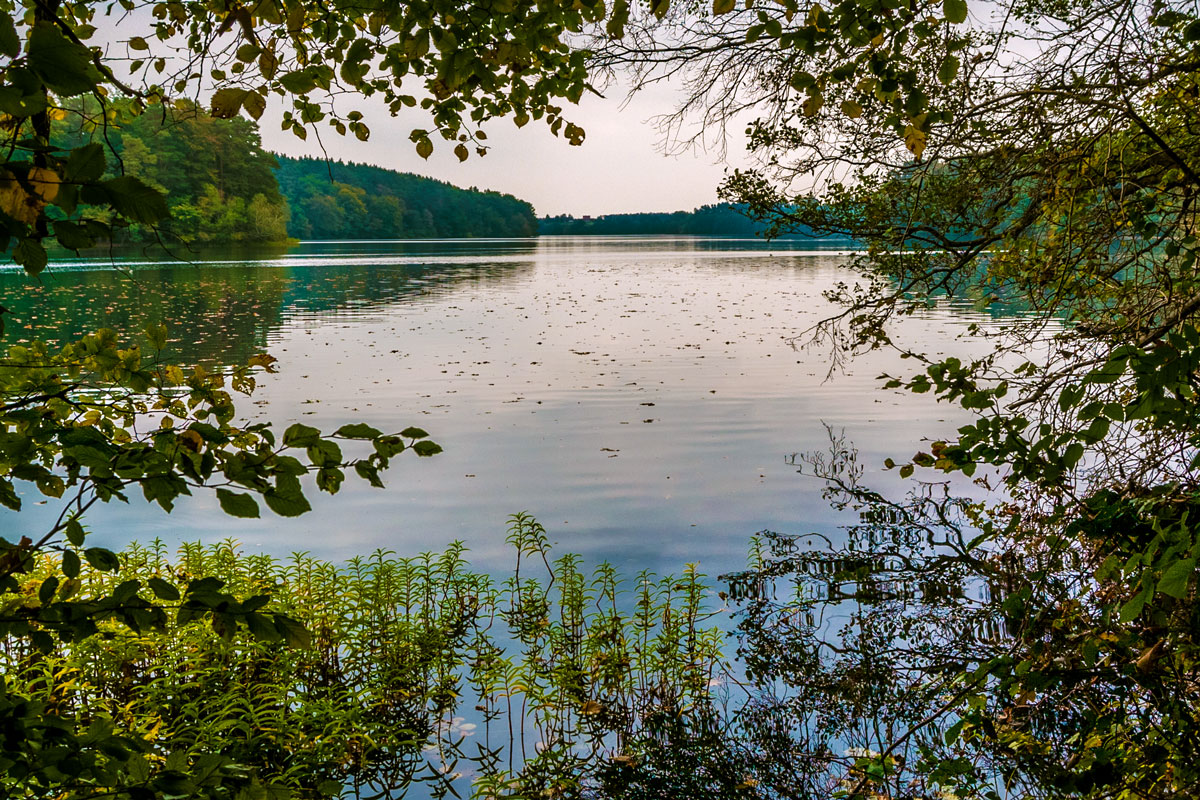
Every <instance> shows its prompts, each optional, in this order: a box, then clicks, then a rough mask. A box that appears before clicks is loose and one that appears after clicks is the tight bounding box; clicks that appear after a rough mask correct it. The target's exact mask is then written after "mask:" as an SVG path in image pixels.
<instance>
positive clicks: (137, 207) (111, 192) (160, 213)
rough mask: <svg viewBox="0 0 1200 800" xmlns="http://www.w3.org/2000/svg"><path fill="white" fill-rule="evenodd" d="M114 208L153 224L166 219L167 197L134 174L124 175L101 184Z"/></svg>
mask: <svg viewBox="0 0 1200 800" xmlns="http://www.w3.org/2000/svg"><path fill="white" fill-rule="evenodd" d="M100 185H101V186H103V187H104V191H105V194H106V195H107V197H108V201H109V203H110V204H111V205H112V207H113V209H114V210H115V211H116V212H117V213H118V214H120V215H121V216H123V217H125V218H126V219H129V220H132V221H133V222H144V223H147V224H153V223H155V222H158V221H160V220H163V219H166V217H167V215H168V213H169V212H168V211H167V198H166V197H165V196H164V195H163V193H162V192H160V191H158V190H157V189H155V188H153V187H151V186H148V185H147V184H145V183H143V182H142V181H140V180H138V179H137V178H135V177H133V176H132V175H123V176H122V177H120V178H113V179H112V180H107V181H105V182H104V183H102V184H100Z"/></svg>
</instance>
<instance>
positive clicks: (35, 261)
mask: <svg viewBox="0 0 1200 800" xmlns="http://www.w3.org/2000/svg"><path fill="white" fill-rule="evenodd" d="M12 260H13V261H15V262H17V263H18V264H20V265H21V266H22V267H24V268H25V271H26V272H28V273H29V274H30V275H37V274H38V273H39V272H41V271H42V270H44V269H45V268H46V264H48V263H49V261H50V259H49V256H47V255H46V248H45V247H43V246H42V243H41V242H39V241H37V240H35V239H22V240H21V241H20V242H19V243H18V244H17V246H16V247H14V248H13V251H12Z"/></svg>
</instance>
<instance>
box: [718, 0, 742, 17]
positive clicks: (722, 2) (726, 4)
mask: <svg viewBox="0 0 1200 800" xmlns="http://www.w3.org/2000/svg"><path fill="white" fill-rule="evenodd" d="M735 8H737V0H713V13H714V14H716V15H717V16H720V15H721V14H728V13H729V12H730V11H733V10H734V9H735Z"/></svg>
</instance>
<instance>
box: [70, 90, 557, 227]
mask: <svg viewBox="0 0 1200 800" xmlns="http://www.w3.org/2000/svg"><path fill="white" fill-rule="evenodd" d="M89 105H90V101H89V103H80V104H79V106H78V107H77V108H76V109H74V110H73V111H74V113H73V114H71V115H70V116H69V117H67V118H66V119H65V120H63V121H62V122H60V123H59V124H58V125H56V127H55V131H54V139H55V145H56V146H58V147H61V148H64V149H69V148H75V147H79V146H82V145H84V144H86V143H87V142H89V141H92V140H95V139H97V138H98V137H100V136H101V135H103V136H104V137H105V139H106V140H107V142H108V143H109V144H110V145H111V146H112V148H113V150H114V152H115V154H116V155H117V156H118V157H119V159H120V163H117V162H116V160H115V159H113V160H112V161H111V162H110V164H109V166H108V173H107V174H108V177H110V178H116V177H118V176H120V175H122V174H123V175H128V176H131V177H134V178H137V179H139V180H141V181H143V182H144V183H146V184H147V185H149V186H150V187H152V188H154V189H156V190H158V191H160V192H162V193H163V194H164V195H165V196H166V199H167V206H168V208H169V210H170V215H169V218H167V219H165V220H163V221H161V222H160V223H158V225H157V228H154V227H151V226H148V225H143V224H132V225H128V226H125V227H123V228H121V229H120V230H119V231H118V232H117V234H116V235H117V238H118V241H126V242H146V241H153V240H154V239H155V238H156V237H161V238H162V240H163V241H164V242H167V243H178V242H185V243H189V244H193V243H194V244H203V243H214V244H215V243H225V242H281V241H283V240H285V239H286V238H287V237H288V236H292V237H295V238H300V239H337V238H349V239H425V238H450V237H521V236H533V235H536V233H537V218H536V217H535V216H534V212H533V206H531V205H530V204H529V203H526V202H525V201H523V200H518V199H517V198H515V197H513V196H511V195H505V194H500V193H498V192H480V191H477V190H474V189H460V188H458V187H456V186H453V185H451V184H449V183H446V182H444V181H437V180H433V179H430V178H423V177H420V176H418V175H412V174H407V173H400V172H394V171H392V170H388V169H383V168H381V167H373V166H368V165H365V164H346V163H342V162H329V161H325V160H324V159H316V158H303V159H292V158H286V157H276V156H275V155H273V154H272V153H269V152H267V151H266V150H264V149H263V147H262V139H261V138H260V136H259V132H258V126H257V125H256V124H255V123H254V122H252V121H250V120H247V119H243V118H241V117H235V118H233V119H215V118H213V117H211V116H209V115H208V114H207V113H205V112H203V111H199V110H197V109H195V108H191V107H186V106H185V107H183V108H173V109H171V110H170V111H166V112H164V113H162V114H153V115H149V114H148V115H142V116H136V117H129V118H119V117H118V118H115V119H106V120H102V119H100V118H99V117H98V115H96V114H95V113H94V109H91V108H90V107H89ZM102 126H103V127H102Z"/></svg>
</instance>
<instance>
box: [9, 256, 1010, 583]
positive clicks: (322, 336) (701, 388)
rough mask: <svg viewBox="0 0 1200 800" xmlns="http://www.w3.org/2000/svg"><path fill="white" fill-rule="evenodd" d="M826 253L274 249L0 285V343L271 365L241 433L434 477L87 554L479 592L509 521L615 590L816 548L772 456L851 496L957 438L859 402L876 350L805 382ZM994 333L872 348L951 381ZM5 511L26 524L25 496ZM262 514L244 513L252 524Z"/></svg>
mask: <svg viewBox="0 0 1200 800" xmlns="http://www.w3.org/2000/svg"><path fill="white" fill-rule="evenodd" d="M847 246H848V245H846V244H840V245H839V244H829V245H822V244H814V243H813V242H803V241H777V242H771V243H766V242H762V241H757V240H735V239H703V238H670V237H650V238H628V239H626V238H611V237H595V238H591V237H550V238H541V239H529V240H490V241H485V240H469V241H438V242H428V241H423V242H381V241H371V242H306V243H304V244H302V245H299V246H297V247H294V248H291V249H288V250H276V251H244V252H237V251H229V252H224V253H221V254H219V255H211V254H208V253H205V254H203V255H198V254H188V253H180V254H178V255H179V258H178V259H175V258H166V257H161V256H160V257H157V258H149V257H136V258H135V257H128V256H119V257H107V258H89V259H72V260H64V261H59V262H56V263H52V264H51V266H50V268H49V269H48V270H47V271H46V272H45V273H44V274H43V275H42V276H41V278H40V280H36V281H35V280H31V279H29V278H27V277H25V276H24V275H23V274H21V273H19V272H17V271H14V270H9V271H5V272H2V273H0V298H2V301H3V303H4V305H6V306H8V307H9V308H10V309H11V310H12V316H11V317H10V318H9V331H10V333H9V336H8V341H10V342H11V341H13V340H14V338H20V337H26V338H28V337H37V338H45V339H51V340H60V341H61V340H65V339H68V338H70V337H73V336H77V335H79V334H82V333H84V332H86V331H88V330H91V329H94V328H96V327H100V326H107V327H112V328H115V329H117V330H118V331H121V332H127V333H129V334H131V335H140V334H137V332H139V331H141V330H142V329H143V328H144V327H145V326H146V325H147V324H149V323H157V322H163V323H165V324H166V325H167V326H168V329H169V332H170V337H171V341H172V344H171V351H170V353H169V355H170V356H171V357H173V358H178V359H181V360H183V361H187V362H203V363H209V364H230V363H234V362H236V361H241V360H244V359H246V358H247V357H249V356H250V355H252V354H253V353H255V352H260V351H264V350H265V351H267V352H270V353H271V354H272V355H274V356H275V357H277V358H278V359H279V363H278V374H275V375H263V376H262V377H261V379H260V382H259V389H258V391H257V392H256V393H255V394H254V396H253V397H252V398H245V399H243V400H242V402H241V409H242V410H243V411H244V412H245V414H246V415H248V416H249V417H251V418H253V419H256V420H270V421H272V422H273V423H275V424H276V425H278V426H279V427H280V428H281V429H282V427H284V426H286V425H287V424H290V423H291V422H294V421H302V422H304V423H305V424H309V425H314V426H317V427H320V428H322V429H324V430H331V429H333V428H336V427H337V426H339V425H341V424H343V423H345V422H350V421H356V420H358V421H364V422H368V423H370V424H371V425H374V426H375V427H377V428H380V429H383V430H389V431H398V430H401V429H403V428H405V427H407V426H409V425H417V426H419V427H421V428H424V429H426V430H427V431H429V433H430V435H431V438H432V439H433V440H434V441H436V442H438V443H439V444H440V445H442V447H444V448H445V452H444V453H443V454H442V455H439V456H437V457H435V458H431V459H417V458H415V457H409V456H408V455H407V454H406V455H405V456H402V457H400V458H398V459H397V460H396V461H395V462H394V463H393V467H392V469H391V470H389V471H388V472H387V473H385V475H384V479H385V482H386V483H387V488H386V489H383V490H379V489H371V488H370V487H367V486H366V485H365V484H362V483H361V482H357V481H354V480H348V481H347V483H346V485H345V487H344V488H343V490H342V491H341V492H340V493H339V494H338V495H337V496H335V497H329V496H327V495H321V496H320V497H315V498H314V510H313V511H312V512H311V513H309V514H307V515H305V516H303V517H301V518H299V519H292V520H282V519H279V518H277V517H273V516H272V517H269V518H265V519H262V520H234V519H230V518H225V517H223V516H221V515H220V514H219V512H218V511H217V505H216V502H215V499H214V498H213V497H211V496H201V497H196V498H193V499H190V500H186V499H185V500H186V501H185V502H181V503H180V504H179V505H178V507H177V508H176V511H175V512H174V513H173V514H171V515H167V514H164V513H162V512H161V511H160V510H159V509H158V508H157V507H150V506H148V505H146V504H145V503H143V502H141V501H140V499H138V500H136V501H135V502H134V503H132V504H131V505H128V506H126V505H121V504H111V505H109V506H106V507H103V508H98V509H96V510H94V511H93V512H92V513H90V514H89V517H88V520H87V521H88V527H89V529H90V530H91V531H92V536H93V537H94V538H93V539H92V540H91V541H93V542H95V543H96V544H104V545H108V546H114V547H119V546H121V545H124V544H125V543H127V542H129V541H130V540H137V541H140V542H143V543H144V542H147V541H149V540H152V539H154V538H156V537H157V538H161V539H163V540H165V541H167V542H170V543H177V542H180V541H185V540H204V541H214V540H218V539H223V538H226V537H232V538H235V539H237V540H239V541H241V542H242V543H243V544H244V546H245V548H246V550H247V551H252V552H254V551H265V552H269V553H273V554H277V555H286V554H288V553H290V552H292V551H296V550H303V551H308V552H310V553H312V554H314V555H317V556H320V557H325V558H330V559H343V558H347V557H349V556H352V555H355V554H360V553H366V552H369V551H371V550H374V549H376V548H387V549H390V550H393V551H395V552H397V553H399V554H403V555H409V554H414V553H417V552H420V551H425V550H432V549H440V548H442V547H443V546H444V545H446V544H447V543H449V542H451V541H453V540H456V539H457V540H463V541H464V542H465V543H466V544H467V547H468V548H469V550H470V557H471V559H472V561H473V562H474V563H475V564H476V565H477V566H479V567H482V568H484V569H488V570H495V571H503V570H504V569H505V568H506V567H507V566H508V565H509V563H510V561H511V558H510V554H509V553H508V550H507V547H506V545H505V544H504V536H505V525H506V518H507V516H508V515H509V514H511V513H514V512H518V511H528V512H530V513H531V514H533V515H534V516H536V517H537V518H538V519H539V520H540V521H541V522H542V523H543V524H544V525H545V526H546V528H547V529H548V531H549V533H550V535H551V538H552V539H553V540H554V541H556V542H557V543H558V547H559V548H561V549H563V550H571V551H575V552H579V553H581V554H583V555H584V556H585V557H586V559H587V561H588V562H590V563H593V564H594V563H595V562H596V561H599V560H602V559H604V560H609V561H611V562H614V563H616V564H618V565H620V566H622V567H623V568H625V569H627V570H640V569H643V568H646V569H653V570H656V571H660V572H670V571H678V570H679V569H680V567H681V566H682V565H683V564H684V563H686V562H697V563H699V565H700V567H701V569H702V570H703V571H704V572H707V573H708V574H710V575H715V574H717V573H719V572H724V571H726V570H729V569H736V568H738V567H739V566H741V565H742V564H743V563H744V558H745V552H746V548H747V543H748V541H749V539H750V537H751V536H752V535H753V534H754V533H755V532H757V531H760V530H763V529H771V530H775V531H780V532H785V533H805V532H808V531H814V530H815V531H821V532H823V533H826V534H827V535H836V532H837V530H838V526H839V525H840V524H842V523H845V522H846V521H848V520H847V518H846V516H845V515H844V514H839V513H837V512H834V511H833V510H831V509H830V508H829V507H828V505H827V504H826V502H825V501H824V500H823V499H822V497H821V488H822V487H821V485H820V483H819V482H817V481H815V480H814V479H812V478H810V477H807V476H805V475H802V474H799V473H798V470H799V467H798V465H797V463H796V461H795V459H796V454H802V453H804V452H808V451H813V450H821V449H823V448H825V447H827V445H828V442H829V431H830V430H832V431H834V432H837V433H840V432H842V431H844V432H845V435H846V437H847V439H848V440H849V441H850V442H852V443H853V444H854V445H856V446H857V447H858V448H859V450H860V462H861V463H862V464H863V465H864V466H865V467H866V475H865V478H864V480H865V481H866V482H868V483H871V484H873V485H877V486H879V487H881V488H894V489H898V488H899V487H900V486H901V483H900V481H899V480H898V478H896V477H894V473H890V472H888V473H885V472H884V471H883V467H882V462H883V459H884V458H885V457H888V456H892V457H895V458H897V460H899V459H902V458H906V457H908V456H910V455H911V454H912V453H913V452H915V451H916V450H917V449H920V448H921V446H922V437H933V438H936V437H937V436H939V435H941V436H944V435H947V434H948V433H950V432H951V431H952V430H953V428H954V427H956V425H957V424H961V421H962V420H963V419H965V417H964V416H963V414H962V412H961V411H960V410H957V409H954V408H950V407H947V406H944V405H938V404H937V403H935V402H933V401H932V399H931V398H929V397H928V396H914V395H910V394H906V393H903V392H897V391H884V390H882V389H880V388H879V386H880V383H881V382H880V381H879V380H877V378H878V376H879V375H880V374H881V373H883V372H888V371H891V372H895V373H898V374H908V373H911V372H913V371H915V368H916V365H915V363H913V362H906V361H902V360H900V359H899V357H898V355H897V354H896V352H894V351H890V350H889V351H879V352H874V353H869V354H867V355H865V356H862V357H860V358H857V359H855V360H854V361H853V362H851V363H850V364H849V365H848V366H847V367H846V368H845V369H841V370H833V371H832V372H831V370H830V367H831V363H832V361H831V359H832V353H831V352H830V350H829V349H828V346H825V345H819V346H814V347H809V348H800V349H797V348H796V347H794V346H793V342H792V339H793V337H796V336H797V335H798V334H801V333H803V332H804V331H805V329H807V328H808V327H809V326H811V325H813V324H814V323H816V322H818V321H819V320H821V319H822V318H824V317H826V316H828V315H830V314H831V313H833V312H834V311H835V308H834V307H833V306H831V305H830V304H829V303H828V302H827V301H826V300H825V299H824V296H823V292H825V291H826V290H827V289H829V288H830V287H832V286H833V285H834V284H835V283H837V282H838V281H843V280H851V281H852V280H853V279H854V277H855V276H854V274H853V273H851V272H849V271H848V269H847V265H848V262H849V255H848V254H847V251H846V249H845V248H846V247H847ZM971 323H982V324H984V325H985V327H986V326H994V325H1002V324H1003V323H1004V320H1003V319H1002V318H998V317H993V316H988V315H986V314H980V313H977V312H973V311H970V310H968V309H965V308H961V307H956V306H952V305H950V304H946V303H940V304H935V305H934V306H932V307H931V308H930V309H929V310H928V311H927V312H925V313H923V314H920V315H918V316H915V317H912V318H909V319H906V320H904V321H903V322H902V323H901V324H899V325H898V326H897V329H896V330H897V335H896V337H895V339H896V341H897V342H898V343H900V344H903V345H911V346H913V347H915V348H919V349H923V350H926V351H930V352H937V353H950V354H955V355H965V354H969V353H971V352H978V351H979V350H980V349H981V345H980V343H979V342H976V341H973V340H972V339H971V338H970V337H969V336H967V335H966V334H967V326H968V325H970V324H971ZM29 499H30V501H33V500H35V499H36V498H33V497H30V498H29ZM57 511H58V509H57V508H56V507H54V504H53V502H51V503H48V504H45V505H40V506H39V505H31V504H27V508H26V510H25V511H22V512H21V513H20V514H15V513H13V512H9V511H7V510H5V511H3V512H0V526H2V528H3V531H4V536H6V537H7V538H9V539H10V540H13V539H16V538H19V536H21V535H23V534H28V535H35V534H37V533H38V532H39V531H41V530H44V526H46V525H47V523H48V521H49V519H50V518H51V516H52V515H56V514H57ZM264 513H266V512H264Z"/></svg>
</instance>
